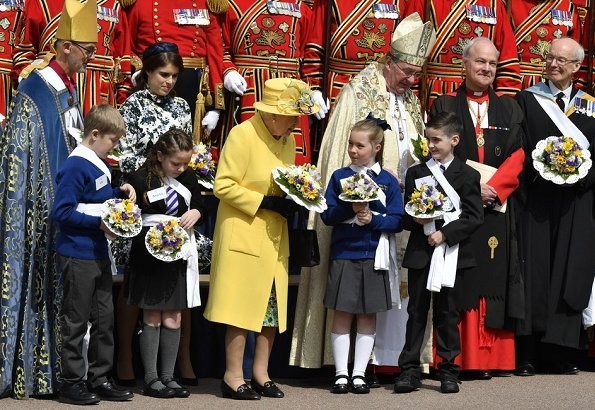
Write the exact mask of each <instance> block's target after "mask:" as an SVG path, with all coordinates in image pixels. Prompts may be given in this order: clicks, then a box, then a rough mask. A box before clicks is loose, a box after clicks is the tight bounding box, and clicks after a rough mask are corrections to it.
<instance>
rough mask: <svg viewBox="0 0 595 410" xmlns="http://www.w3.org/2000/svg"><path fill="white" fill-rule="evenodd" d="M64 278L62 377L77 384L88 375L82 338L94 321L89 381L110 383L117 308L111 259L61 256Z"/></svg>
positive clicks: (98, 383) (92, 382)
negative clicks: (115, 306)
mask: <svg viewBox="0 0 595 410" xmlns="http://www.w3.org/2000/svg"><path fill="white" fill-rule="evenodd" d="M58 261H59V263H60V267H61V269H62V274H63V278H64V297H63V302H62V313H63V316H62V358H61V359H62V377H63V378H64V381H65V382H66V383H77V382H79V381H81V380H83V378H84V376H85V361H84V358H83V338H84V337H85V334H86V333H87V322H91V338H90V341H89V351H88V353H87V358H88V360H89V370H88V371H87V382H88V383H89V385H90V386H91V387H97V386H99V385H100V384H102V383H104V382H105V381H106V380H107V375H108V374H109V372H111V370H112V366H113V358H114V334H113V328H114V306H113V302H112V271H111V265H110V261H109V259H101V260H83V259H76V258H70V257H65V256H62V255H58Z"/></svg>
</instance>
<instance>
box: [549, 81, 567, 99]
mask: <svg viewBox="0 0 595 410" xmlns="http://www.w3.org/2000/svg"><path fill="white" fill-rule="evenodd" d="M548 86H549V87H550V90H551V92H552V95H553V96H556V95H558V93H560V92H562V93H564V99H565V100H566V101H570V94H572V84H570V87H568V88H567V89H565V90H560V89H559V88H558V87H556V86H555V85H554V83H552V82H551V81H548Z"/></svg>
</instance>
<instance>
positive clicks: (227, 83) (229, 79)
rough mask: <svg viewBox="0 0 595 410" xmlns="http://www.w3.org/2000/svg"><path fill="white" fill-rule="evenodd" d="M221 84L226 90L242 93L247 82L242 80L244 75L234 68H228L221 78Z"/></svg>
mask: <svg viewBox="0 0 595 410" xmlns="http://www.w3.org/2000/svg"><path fill="white" fill-rule="evenodd" d="M223 86H224V87H225V89H226V90H227V91H230V92H232V93H236V94H238V95H244V93H245V92H246V88H247V87H248V84H246V80H244V77H242V75H241V74H240V73H238V72H237V71H236V70H230V71H229V72H228V73H227V74H225V77H224V78H223Z"/></svg>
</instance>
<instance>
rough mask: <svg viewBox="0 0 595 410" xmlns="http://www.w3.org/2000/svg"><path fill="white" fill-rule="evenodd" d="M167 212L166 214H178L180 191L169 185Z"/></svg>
mask: <svg viewBox="0 0 595 410" xmlns="http://www.w3.org/2000/svg"><path fill="white" fill-rule="evenodd" d="M165 195H166V198H165V205H166V209H165V214H166V215H174V216H175V215H177V214H178V193H177V192H176V191H175V190H174V189H172V187H170V186H169V185H168V186H167V187H166V188H165Z"/></svg>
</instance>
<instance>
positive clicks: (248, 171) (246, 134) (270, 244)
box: [204, 113, 295, 332]
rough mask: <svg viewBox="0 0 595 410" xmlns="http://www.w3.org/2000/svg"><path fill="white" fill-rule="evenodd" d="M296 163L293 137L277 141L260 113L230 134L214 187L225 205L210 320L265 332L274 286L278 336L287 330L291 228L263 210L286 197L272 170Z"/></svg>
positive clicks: (216, 248) (217, 241)
mask: <svg viewBox="0 0 595 410" xmlns="http://www.w3.org/2000/svg"><path fill="white" fill-rule="evenodd" d="M294 159H295V141H294V139H293V136H289V138H287V139H286V140H285V141H284V139H283V138H281V139H280V140H279V141H277V140H275V138H273V136H272V135H271V133H270V132H269V131H268V129H267V128H266V127H265V125H264V123H263V121H262V118H261V116H260V114H258V113H257V114H256V115H255V116H254V117H252V118H251V119H250V120H248V121H244V122H243V123H241V124H239V125H238V126H236V127H234V128H233V129H232V130H231V131H230V133H229V137H228V138H227V140H226V141H225V145H224V147H223V150H222V151H221V157H220V160H219V165H218V168H217V176H216V177H215V185H214V188H213V191H214V194H215V196H216V197H217V198H219V199H220V203H219V209H218V210H217V221H216V224H215V234H214V242H213V255H212V262H211V281H210V288H209V298H208V301H207V306H206V308H205V313H204V316H205V318H207V319H208V320H210V321H213V322H219V323H225V324H229V325H232V326H236V327H239V328H242V329H248V330H252V331H256V332H260V331H261V328H262V323H263V319H264V316H265V312H266V308H267V304H268V301H269V296H270V294H271V289H272V286H273V284H274V285H275V292H276V296H277V305H278V312H279V331H280V332H283V331H285V329H286V328H287V286H288V277H287V275H288V273H287V261H288V256H289V242H288V236H287V223H286V220H285V218H283V217H282V216H281V215H279V214H278V213H277V212H273V211H269V210H265V209H262V210H259V209H258V207H259V205H260V202H261V201H262V198H263V196H264V195H277V196H281V195H282V191H281V190H280V188H279V187H278V186H277V184H276V183H275V182H274V181H273V179H272V175H271V171H272V169H273V168H275V167H277V166H288V165H292V164H293V163H294Z"/></svg>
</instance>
